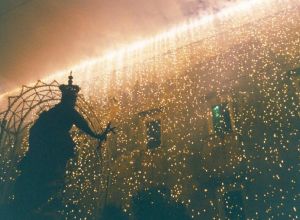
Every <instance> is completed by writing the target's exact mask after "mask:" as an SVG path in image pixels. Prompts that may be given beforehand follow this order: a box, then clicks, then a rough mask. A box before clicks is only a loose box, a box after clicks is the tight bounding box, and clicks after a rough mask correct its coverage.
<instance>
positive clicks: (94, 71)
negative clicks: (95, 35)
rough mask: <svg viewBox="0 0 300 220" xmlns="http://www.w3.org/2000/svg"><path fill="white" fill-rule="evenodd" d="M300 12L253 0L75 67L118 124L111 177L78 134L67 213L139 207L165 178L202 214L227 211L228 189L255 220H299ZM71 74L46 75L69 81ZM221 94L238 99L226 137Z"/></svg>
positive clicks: (232, 102) (279, 2) (283, 0)
mask: <svg viewBox="0 0 300 220" xmlns="http://www.w3.org/2000/svg"><path fill="white" fill-rule="evenodd" d="M299 10H300V4H299V1H296V0H294V1H293V0H290V1H289V0H271V1H258V0H252V1H245V2H242V3H239V4H237V5H235V6H232V7H231V8H226V9H224V10H221V11H220V12H218V13H217V14H214V15H207V16H205V17H202V18H200V19H194V20H191V21H188V22H187V23H185V24H182V25H179V26H177V27H175V28H173V29H171V30H170V31H167V32H165V33H163V34H160V35H157V36H155V37H153V38H150V39H147V40H144V41H141V42H137V43H135V44H132V45H130V46H128V47H125V48H123V49H121V50H117V51H114V52H110V53H108V54H107V55H105V56H103V57H100V58H93V59H90V60H87V61H83V62H81V63H79V64H78V65H77V66H75V67H72V68H71V69H72V70H73V71H74V77H75V79H76V83H77V84H80V85H81V87H82V90H83V94H84V96H85V97H86V98H87V99H88V101H89V102H90V103H91V105H92V106H94V110H95V111H96V112H97V115H98V116H99V117H100V118H101V119H102V120H103V121H108V120H113V121H114V122H115V123H116V125H117V126H118V127H119V130H118V135H117V136H116V137H115V138H114V139H113V140H112V141H111V142H110V143H108V145H107V146H106V147H105V149H107V151H108V152H107V153H108V155H109V160H106V161H105V162H106V165H105V166H106V168H109V174H108V175H107V176H106V177H107V179H105V180H104V181H103V178H100V177H99V176H100V174H101V175H102V173H100V172H98V171H97V169H98V168H97V166H95V165H94V164H96V163H95V161H97V158H98V157H97V155H96V154H95V151H93V150H92V149H91V148H89V147H91V146H87V145H89V143H90V142H86V141H84V140H86V137H83V136H82V135H81V134H78V133H76V132H75V134H74V139H76V142H77V143H78V151H79V156H78V158H77V159H76V160H74V161H71V162H70V163H71V165H70V168H69V171H68V173H69V176H70V177H69V183H70V184H69V185H68V188H67V189H66V205H68V207H74V208H73V209H72V208H71V209H67V211H66V212H65V215H66V216H67V217H69V218H70V219H72V218H74V217H75V216H76V217H86V216H89V217H91V216H97V211H96V210H97V209H99V208H100V207H102V206H103V205H104V203H107V202H119V204H120V205H122V207H123V209H124V210H125V211H127V212H129V213H131V211H132V210H131V203H130V200H131V197H132V196H133V195H135V193H136V192H137V191H138V190H141V189H143V188H149V187H151V186H153V185H164V186H167V187H169V188H170V189H171V195H172V197H173V198H174V199H175V200H176V201H180V202H182V203H183V204H184V205H185V206H186V207H187V209H188V211H189V213H190V215H191V216H193V217H195V218H204V219H211V218H212V217H215V218H222V217H224V216H226V209H225V211H220V209H221V208H220V207H222V204H223V203H225V202H224V201H223V199H222V198H223V197H222V196H224V195H225V194H226V191H227V190H228V189H236V190H237V189H238V190H244V191H246V192H248V193H249V194H247V195H245V196H244V197H245V198H244V201H245V202H244V203H245V204H247V203H248V204H252V208H249V207H247V205H245V207H244V208H245V209H246V211H245V212H243V213H244V214H243V215H246V216H247V218H254V219H258V218H261V219H266V218H275V219H276V218H277V219H278V218H284V217H290V218H296V216H298V217H299V210H298V208H297V207H296V201H297V200H299V188H297V184H298V185H299V181H298V180H297V179H296V178H295V176H297V175H299V171H298V170H296V167H295V165H296V164H297V161H296V160H295V159H294V158H289V157H288V156H287V155H290V154H291V155H294V156H295V158H296V155H299V143H297V141H295V138H296V136H297V135H298V136H299V128H298V127H297V126H296V125H295V123H296V124H297V122H298V121H299V113H298V112H299V100H298V99H297V95H298V97H299V93H297V92H296V93H293V91H294V87H296V86H297V85H295V82H296V81H295V80H294V77H296V76H295V73H294V72H290V70H293V69H296V68H299V58H300V46H299V45H300V42H299V39H300V35H299V27H300V13H299ZM67 74H68V71H65V70H63V71H61V72H57V73H54V74H52V75H50V76H49V77H48V78H47V79H45V80H46V81H49V82H51V81H52V80H53V79H55V80H58V81H59V82H63V81H64V79H65V78H66V75H67ZM295 91H297V90H295ZM219 102H221V103H224V102H226V103H228V106H229V107H228V108H229V109H230V111H229V113H228V114H229V115H230V118H231V122H232V128H231V130H232V133H230V134H229V135H227V136H226V135H225V137H222V138H221V137H219V135H218V134H216V133H215V132H214V125H213V122H212V119H211V118H212V112H211V106H214V105H216V104H217V103H219ZM157 117H159V118H160V120H161V121H162V128H161V129H162V144H161V147H160V148H158V149H155V150H150V149H147V147H145V145H146V143H145V139H147V138H146V137H145V135H144V134H143V133H145V132H144V130H145V127H144V123H145V122H147V121H148V120H150V119H153V118H155V119H156V118H157ZM82 143H85V144H82ZM86 143H87V144H86ZM13 147H14V146H13ZM287 158H289V161H287ZM6 159H7V158H6ZM72 164H73V166H72ZM74 164H75V165H74ZM195 167H197V169H196V168H195ZM263 169H266V170H267V171H268V173H269V174H268V176H267V177H266V179H271V182H270V180H266V181H269V182H268V184H267V185H266V186H260V184H259V182H261V181H263V180H265V179H264V177H262V176H263V175H262V174H263V173H264V172H265V170H263ZM227 176H230V177H231V178H232V180H231V182H230V181H229V180H228V179H227ZM225 177H226V178H225ZM283 177H284V178H285V179H286V180H284V181H286V182H284V184H286V185H285V186H282V184H283V182H280V181H283V180H282V179H283ZM213 184H216V185H217V187H216V189H215V191H214V192H213V191H212V188H211V187H212V186H211V185H213ZM251 184H253V185H251ZM99 185H100V187H99ZM255 189H257V191H255ZM251 193H252V194H251ZM215 194H217V195H218V196H219V197H218V196H215ZM103 195H104V199H103ZM90 201H93V202H90ZM199 201H202V202H203V204H201V202H199ZM253 204H258V205H257V206H260V207H256V206H254V205H253ZM249 206H250V205H249ZM247 208H249V211H247Z"/></svg>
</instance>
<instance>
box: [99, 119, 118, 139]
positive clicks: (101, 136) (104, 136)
mask: <svg viewBox="0 0 300 220" xmlns="http://www.w3.org/2000/svg"><path fill="white" fill-rule="evenodd" d="M115 130H116V127H112V126H111V122H109V123H108V124H107V126H106V128H105V130H104V132H103V133H101V134H98V135H97V136H96V138H97V139H98V140H99V141H101V142H103V141H106V140H107V135H108V134H109V133H110V132H112V133H114V134H115V133H116V131H115Z"/></svg>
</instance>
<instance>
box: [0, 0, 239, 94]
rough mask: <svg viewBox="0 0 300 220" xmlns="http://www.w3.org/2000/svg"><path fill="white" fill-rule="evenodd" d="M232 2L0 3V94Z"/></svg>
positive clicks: (30, 0)
mask: <svg viewBox="0 0 300 220" xmlns="http://www.w3.org/2000/svg"><path fill="white" fill-rule="evenodd" d="M240 1H242V0H240ZM232 2H236V1H233V0H138V1H137V0H106V1H105V0H89V1H83V0H81V1H80V0H64V1H61V0H0V93H3V92H4V91H8V90H10V89H12V88H14V87H16V86H20V85H22V84H26V83H29V82H31V81H35V80H37V79H41V78H43V77H44V76H45V75H47V74H49V73H51V72H54V71H57V70H61V69H67V70H69V69H70V68H71V66H72V65H74V64H77V63H79V62H80V61H81V60H85V59H88V58H91V57H96V56H101V55H103V54H105V53H106V52H107V51H109V50H112V49H117V48H120V47H122V46H124V45H126V44H128V43H132V42H135V41H137V40H141V39H144V38H146V37H149V36H152V35H154V34H157V33H159V32H161V31H165V30H166V29H168V28H170V27H173V26H174V25H176V24H180V23H182V22H183V21H186V20H187V19H189V18H193V17H196V16H203V15H205V14H208V13H213V12H215V11H217V10H219V9H220V8H223V7H226V6H227V5H228V4H232Z"/></svg>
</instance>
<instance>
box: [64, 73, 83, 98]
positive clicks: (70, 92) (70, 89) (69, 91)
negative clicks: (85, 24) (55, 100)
mask: <svg viewBox="0 0 300 220" xmlns="http://www.w3.org/2000/svg"><path fill="white" fill-rule="evenodd" d="M59 89H60V91H61V93H62V95H63V96H77V94H78V92H79V90H80V87H79V86H78V85H73V76H72V71H71V72H70V75H69V80H68V85H64V84H62V85H60V86H59Z"/></svg>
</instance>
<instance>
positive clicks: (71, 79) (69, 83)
mask: <svg viewBox="0 0 300 220" xmlns="http://www.w3.org/2000/svg"><path fill="white" fill-rule="evenodd" d="M68 85H69V86H71V85H73V76H72V71H71V72H70V75H69V81H68Z"/></svg>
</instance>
